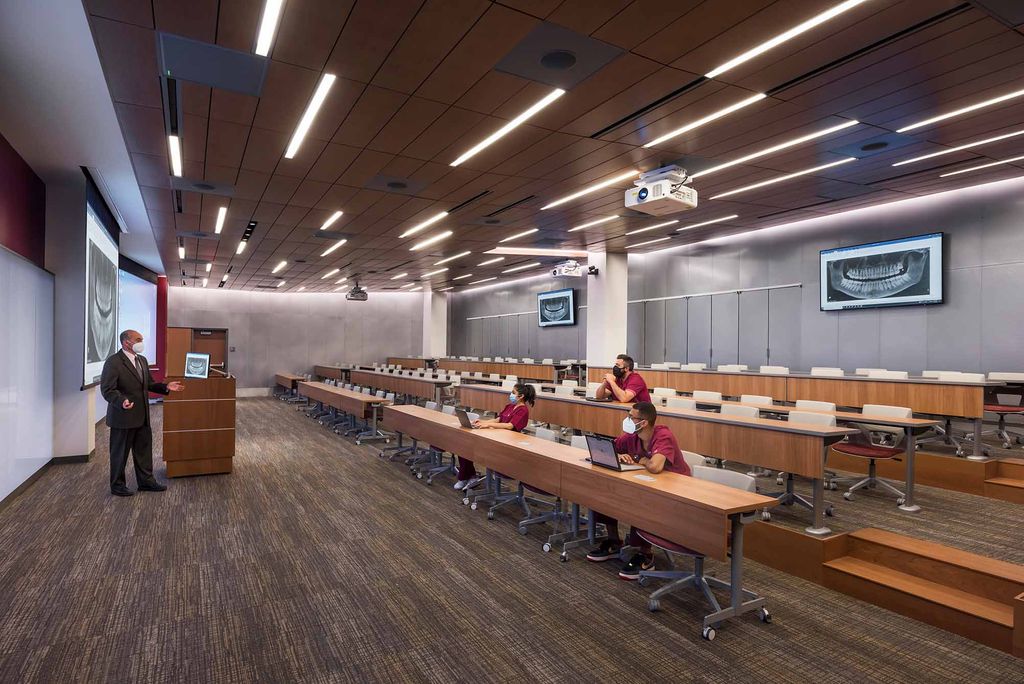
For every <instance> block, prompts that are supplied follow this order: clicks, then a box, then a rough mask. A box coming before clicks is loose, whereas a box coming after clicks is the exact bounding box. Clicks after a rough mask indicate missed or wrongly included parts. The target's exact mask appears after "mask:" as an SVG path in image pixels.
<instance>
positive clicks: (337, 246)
mask: <svg viewBox="0 0 1024 684" xmlns="http://www.w3.org/2000/svg"><path fill="white" fill-rule="evenodd" d="M346 242H348V240H347V239H341V240H338V241H337V242H335V243H334V244H333V245H331V246H330V247H328V248H327V249H325V250H324V251H323V252H321V253H320V256H322V257H325V256H327V255H328V254H330V253H331V252H333V251H334V250H336V249H338V248H339V247H341V246H342V245H343V244H345V243H346Z"/></svg>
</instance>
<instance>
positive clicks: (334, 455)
mask: <svg viewBox="0 0 1024 684" xmlns="http://www.w3.org/2000/svg"><path fill="white" fill-rule="evenodd" d="M159 420H160V409H159V408H155V410H154V421H155V422H156V425H154V432H155V433H156V434H157V435H159V428H160V426H159ZM106 441H107V432H106V429H105V428H99V430H98V433H97V449H96V455H95V457H94V458H93V459H92V460H91V461H90V462H89V463H86V464H72V465H61V466H55V467H51V468H49V469H48V470H47V471H46V472H45V473H43V475H42V476H41V477H40V478H39V480H37V481H36V482H35V483H34V484H33V485H31V486H30V487H29V488H28V489H27V490H26V491H24V492H23V493H22V494H20V495H18V496H17V497H16V498H15V499H14V500H13V501H11V502H10V503H9V504H8V505H6V506H5V507H4V508H3V509H2V510H0V682H147V683H157V682H377V681H387V682H392V683H395V682H442V681H443V682H454V681H460V682H461V681H466V682H470V681H473V682H535V681H536V682H591V681H655V682H657V681H672V682H723V681H728V682H754V681H757V682H764V681H797V680H799V681H808V682H816V683H820V682H854V681H855V682H861V683H863V682H875V681H884V682H907V681H915V682H929V683H931V682H974V681H984V682H1021V681H1024V663H1022V661H1021V660H1018V659H1015V658H1013V657H1011V656H1008V655H1006V654H1003V653H1000V652H997V651H994V650H992V649H989V648H987V647H985V646H981V645H979V644H977V643H974V642H972V641H969V640H967V639H963V638H961V637H958V636H956V635H953V634H950V633H947V632H944V631H942V630H939V629H935V628H932V627H929V626H927V625H924V624H921V623H919V622H916V621H914V620H911V619H908V618H904V617H902V616H899V615H896V614H893V613H890V612H888V611H885V610H882V609H879V608H877V607H875V606H872V605H868V604H865V603H861V602H859V601H856V600H854V599H852V598H850V597H847V596H844V595H841V594H837V593H833V592H831V591H828V590H826V589H823V588H821V587H819V586H816V585H814V584H810V583H808V582H805V581H803V580H799V579H797V578H794V577H791V576H788V575H785V574H782V573H779V572H777V571H775V570H772V569H770V568H767V567H765V566H762V565H760V564H757V563H754V562H749V563H748V565H747V568H748V572H747V580H748V586H749V587H750V588H752V589H754V590H755V591H758V592H759V593H761V594H763V595H765V596H766V597H767V598H768V600H769V608H770V609H771V611H772V613H773V616H774V622H773V624H771V625H764V624H761V623H760V622H759V621H758V620H757V619H756V617H755V616H753V615H748V616H745V617H743V618H740V619H738V620H733V621H730V622H728V623H726V625H724V626H723V628H722V629H721V630H720V631H719V633H718V638H717V639H716V640H715V641H714V642H710V643H709V642H706V641H704V640H702V639H701V637H700V634H699V629H698V627H699V623H700V617H701V616H702V615H703V614H704V613H705V612H707V611H706V608H705V606H704V605H703V604H702V603H701V602H700V601H699V600H698V597H697V596H695V595H682V596H675V597H671V598H669V599H667V600H665V601H664V602H663V609H662V611H661V612H659V613H656V614H652V613H649V612H648V611H647V608H646V605H647V602H646V594H647V592H648V591H649V589H643V588H640V587H638V586H636V585H635V584H631V583H626V582H622V581H620V580H618V579H617V577H616V574H615V573H616V570H617V567H616V565H615V564H613V563H604V564H592V563H588V562H586V560H585V559H583V558H582V553H581V552H579V551H577V552H575V555H574V558H573V560H571V561H570V562H568V563H559V562H558V560H557V556H555V555H554V554H544V553H542V552H541V551H540V544H541V541H542V539H543V537H544V535H545V534H546V532H544V531H543V530H541V529H534V530H532V531H531V532H530V534H529V535H527V536H520V535H519V534H517V533H516V531H515V528H514V526H513V525H512V524H511V523H512V522H513V521H514V515H513V514H512V513H511V512H509V513H506V514H499V516H498V518H497V519H496V520H494V521H488V520H487V519H486V517H485V516H484V513H483V511H470V510H469V509H468V508H466V507H463V506H461V505H460V504H459V501H460V500H459V498H458V496H457V495H456V494H455V492H453V491H452V490H451V487H450V481H449V480H448V479H446V478H439V480H438V481H437V482H435V484H434V485H433V486H432V487H428V486H426V485H425V484H424V483H423V482H422V481H418V480H415V479H414V478H411V477H410V476H409V474H408V472H407V469H406V468H405V467H404V466H402V465H400V464H397V463H389V462H386V461H384V460H381V459H379V458H377V456H376V453H377V447H375V446H371V445H364V446H355V445H354V444H353V443H352V442H350V441H348V440H345V439H342V438H340V437H337V436H335V435H333V434H332V433H330V432H328V431H326V430H325V429H323V428H321V427H319V426H317V425H316V424H315V423H313V422H312V421H310V420H308V419H307V418H305V417H303V416H302V415H301V414H300V413H298V412H296V411H295V409H294V408H293V407H291V406H288V405H285V404H283V403H282V402H279V401H276V400H273V399H245V400H240V401H239V402H238V435H237V453H236V457H235V472H234V473H233V474H231V475H219V476H210V477H194V478H183V479H175V480H172V481H171V482H170V483H169V485H170V486H169V489H168V491H167V492H164V493H145V492H144V493H140V494H138V495H136V496H135V497H132V498H130V499H116V498H113V497H111V496H110V495H109V493H108V488H107V472H108V451H107V445H106ZM156 442H157V449H156V452H157V453H156V456H157V461H158V465H157V473H158V476H160V477H161V478H163V470H164V468H163V463H162V461H160V460H159V442H160V440H159V436H158V437H157V439H156ZM129 484H132V485H133V484H134V479H133V478H132V477H129ZM829 494H830V496H835V497H838V493H835V492H830V493H829ZM873 498H874V497H872V496H866V497H862V499H861V501H862V503H863V504H864V505H863V506H862V507H860V508H859V509H858V510H859V512H853V509H854V507H853V506H852V503H851V504H847V506H845V507H843V508H844V512H843V513H842V515H843V516H846V517H844V518H843V520H844V525H849V524H852V521H854V520H855V519H856V516H862V517H864V518H865V524H875V521H874V520H872V519H870V518H871V516H875V517H877V518H878V523H879V524H881V523H883V522H885V521H888V520H898V521H899V522H898V525H897V531H910V532H915V531H921V532H922V535H921V536H926V535H925V534H923V532H924V528H928V530H929V534H930V535H931V538H937V539H938V540H939V541H943V540H945V541H952V542H954V543H956V545H960V546H965V547H966V548H972V549H975V550H980V551H981V552H985V553H989V555H993V556H996V557H1000V558H1005V559H1008V560H1015V561H1017V562H1021V561H1022V558H1021V553H1022V547H1024V544H1021V541H1020V535H1021V531H1020V530H1021V526H1020V524H1019V520H1020V515H1019V508H1015V507H1013V506H1012V505H1010V504H1000V503H999V502H992V501H989V500H985V499H981V498H980V497H969V496H965V495H958V494H950V493H948V492H938V491H937V490H931V489H928V488H922V496H921V501H920V503H921V504H922V505H923V506H925V511H924V512H923V513H922V514H921V516H920V517H899V518H897V517H896V516H895V515H894V514H893V511H892V510H890V508H891V509H895V506H891V507H890V505H889V503H890V502H880V503H879V504H878V505H877V506H872V505H871V500H872V499H873ZM949 505H952V506H954V507H953V508H945V506H949ZM845 509H850V511H851V512H850V513H846V512H845ZM868 511H877V512H874V513H868ZM785 515H788V514H785ZM785 515H783V516H780V517H785ZM888 528H889V529H893V526H892V525H889V526H888ZM904 528H906V529H904ZM936 530H938V531H939V532H938V533H936ZM1008 534H1009V535H1011V536H1009V537H1007V536H1006V535H1008ZM1000 535H1002V536H1000ZM1013 535H1015V536H1013ZM1000 540H1001V541H1000ZM709 565H710V566H711V569H712V570H713V571H717V572H718V573H719V574H723V571H724V567H723V566H721V565H719V564H713V563H712V564H709Z"/></svg>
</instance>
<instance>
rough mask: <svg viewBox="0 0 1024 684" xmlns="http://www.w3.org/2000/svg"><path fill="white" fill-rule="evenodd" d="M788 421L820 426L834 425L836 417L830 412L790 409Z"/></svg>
mask: <svg viewBox="0 0 1024 684" xmlns="http://www.w3.org/2000/svg"><path fill="white" fill-rule="evenodd" d="M789 422H790V423H805V424H809V425H820V426H822V427H835V426H836V417H835V416H833V415H832V414H830V413H811V412H808V411H790V412H789Z"/></svg>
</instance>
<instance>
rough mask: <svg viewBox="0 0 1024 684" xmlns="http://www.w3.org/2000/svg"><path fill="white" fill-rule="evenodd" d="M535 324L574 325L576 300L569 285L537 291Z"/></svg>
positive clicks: (541, 325)
mask: <svg viewBox="0 0 1024 684" xmlns="http://www.w3.org/2000/svg"><path fill="white" fill-rule="evenodd" d="M537 325H539V326H540V327H542V328H546V327H548V326H552V325H576V300H575V298H574V297H573V290H572V288H571V287H570V288H566V289H564V290H551V291H550V292H538V293H537Z"/></svg>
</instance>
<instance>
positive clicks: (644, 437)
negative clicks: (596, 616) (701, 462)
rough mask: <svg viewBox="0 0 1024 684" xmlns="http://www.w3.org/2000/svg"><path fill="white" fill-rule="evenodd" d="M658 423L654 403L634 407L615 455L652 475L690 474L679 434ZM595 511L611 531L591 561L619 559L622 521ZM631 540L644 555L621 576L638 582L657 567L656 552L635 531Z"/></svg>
mask: <svg viewBox="0 0 1024 684" xmlns="http://www.w3.org/2000/svg"><path fill="white" fill-rule="evenodd" d="M657 421H658V410H657V409H656V408H654V404H652V403H650V402H648V401H640V402H637V403H636V404H634V405H633V408H631V409H630V410H629V416H627V417H626V418H625V419H624V420H623V421H622V430H623V434H622V435H621V436H620V437H619V438H618V439H616V440H615V453H616V454H618V455H619V461H621V462H622V463H639V464H640V465H642V466H643V467H644V468H646V469H647V472H649V473H652V474H657V473H660V472H661V471H663V470H665V471H668V472H671V473H679V474H680V475H690V474H691V473H690V466H689V465H687V463H686V459H684V458H683V452H682V451H680V450H679V444H678V443H677V442H676V437H675V435H673V434H672V431H671V430H669V429H668V428H667V427H665V426H664V425H657V424H656V423H657ZM591 512H592V513H593V516H594V521H595V522H598V523H603V524H604V526H605V528H606V529H607V530H608V539H606V540H605V541H603V542H601V545H600V546H599V547H597V548H596V549H594V550H592V551H591V552H590V553H588V554H587V560H591V561H594V562H595V563H601V562H604V561H607V560H612V559H613V558H617V557H618V555H619V550H620V549H621V548H622V542H621V541H619V523H618V521H617V520H616V519H615V518H611V517H609V516H607V515H604V514H602V513H598V512H597V511H591ZM627 541H629V542H630V545H631V546H639V547H640V553H636V554H634V555H633V557H632V558H631V559H629V561H627V562H626V564H625V565H623V566H622V570H620V571H619V577H621V578H622V579H625V580H635V579H637V578H638V577H640V571H641V570H650V569H651V568H653V567H654V553H653V551H652V550H651V545H650V544H648V543H647V542H646V541H644V540H643V539H641V538H640V536H639V535H637V534H635V530H630V535H629V539H627Z"/></svg>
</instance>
